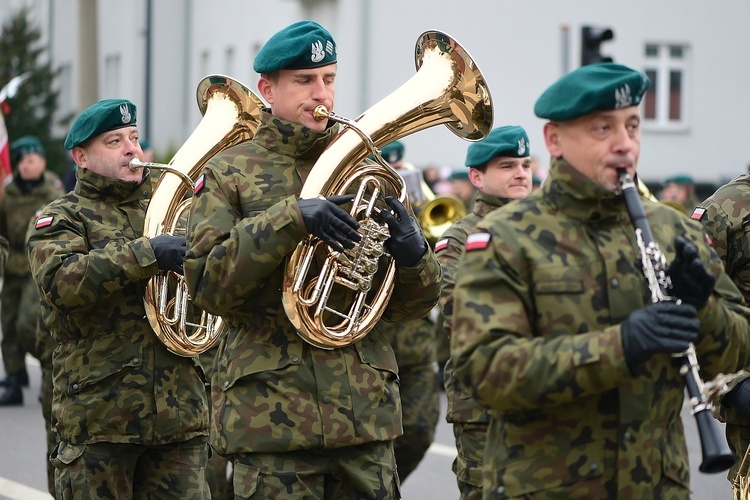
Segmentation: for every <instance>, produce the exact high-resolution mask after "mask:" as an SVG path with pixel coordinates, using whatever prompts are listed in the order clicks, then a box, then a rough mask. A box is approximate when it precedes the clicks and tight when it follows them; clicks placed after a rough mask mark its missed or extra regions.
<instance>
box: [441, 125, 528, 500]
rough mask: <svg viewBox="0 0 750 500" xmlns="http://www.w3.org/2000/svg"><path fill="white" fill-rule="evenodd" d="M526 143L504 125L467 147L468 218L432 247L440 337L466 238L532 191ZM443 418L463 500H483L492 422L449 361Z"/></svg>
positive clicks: (449, 317) (449, 315) (448, 327)
mask: <svg viewBox="0 0 750 500" xmlns="http://www.w3.org/2000/svg"><path fill="white" fill-rule="evenodd" d="M529 147H530V146H529V138H528V136H527V135H526V131H525V130H524V129H523V127H519V126H513V125H511V126H506V127H499V128H496V129H494V130H492V131H491V132H490V133H489V135H488V136H487V137H486V138H485V139H484V140H482V141H480V142H475V143H473V144H471V145H470V146H469V148H468V151H467V153H466V161H465V164H466V166H467V167H468V169H469V179H470V180H471V183H472V184H473V185H474V186H475V187H476V188H477V196H476V201H475V202H474V208H473V210H472V213H470V214H468V215H467V216H466V217H464V218H462V219H461V220H459V221H458V222H456V223H455V224H454V225H453V226H451V227H450V228H448V229H447V230H446V231H445V233H443V235H442V237H441V238H440V240H438V242H437V243H436V244H435V254H436V255H437V258H438V262H440V266H441V267H442V269H443V289H442V292H441V294H440V308H441V310H442V312H443V318H444V322H443V325H444V334H445V335H446V336H447V338H449V339H450V337H451V333H452V328H453V287H454V285H455V273H456V268H457V267H458V264H459V262H460V260H461V256H462V255H463V253H464V246H465V244H466V236H467V235H468V233H469V231H470V230H471V229H472V228H473V227H474V225H476V223H477V222H479V221H480V220H482V219H483V218H484V216H485V215H487V214H488V213H490V212H491V211H493V210H495V209H496V208H498V207H501V206H503V205H505V204H507V203H509V202H511V201H513V200H516V199H518V198H523V197H524V196H526V195H528V194H529V193H530V192H531V177H532V173H531V158H530V156H529V155H530V154H531V152H530V149H529ZM445 395H446V397H447V400H448V410H447V412H446V417H447V420H448V422H449V423H452V424H453V435H454V436H455V438H456V449H457V451H458V455H457V457H456V459H455V460H454V461H453V473H454V474H456V480H457V482H458V489H459V491H460V493H461V498H462V499H466V500H468V499H481V498H482V456H483V455H484V444H485V435H486V433H487V424H488V423H489V421H490V415H489V411H488V410H487V409H486V408H483V407H481V406H479V405H478V404H477V403H476V402H475V401H474V400H473V399H472V398H471V394H470V393H469V391H468V390H467V389H466V388H465V387H463V386H462V385H461V383H460V382H459V381H458V379H457V378H456V374H455V372H454V371H453V366H452V362H451V361H450V360H448V363H446V365H445Z"/></svg>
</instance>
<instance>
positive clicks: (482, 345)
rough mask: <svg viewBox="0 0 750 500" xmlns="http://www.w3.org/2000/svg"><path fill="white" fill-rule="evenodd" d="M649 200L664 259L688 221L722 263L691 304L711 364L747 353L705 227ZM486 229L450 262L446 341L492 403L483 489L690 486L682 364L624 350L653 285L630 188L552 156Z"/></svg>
mask: <svg viewBox="0 0 750 500" xmlns="http://www.w3.org/2000/svg"><path fill="white" fill-rule="evenodd" d="M643 205H644V208H645V212H646V216H647V217H648V220H649V222H650V225H651V228H652V230H653V233H654V238H655V240H656V242H657V243H658V245H659V246H660V247H661V249H662V251H663V252H664V254H665V257H666V259H667V262H671V261H672V260H673V259H674V257H675V248H674V244H673V242H674V239H675V237H677V236H678V235H683V236H685V237H686V238H688V239H690V240H691V241H693V243H695V245H696V246H697V247H698V249H699V252H700V256H701V259H702V260H703V262H704V263H705V264H706V266H707V269H709V272H711V273H713V274H714V276H715V277H716V286H715V289H714V293H713V294H712V295H711V297H710V299H709V301H708V304H707V306H706V307H704V308H703V309H702V310H700V311H699V312H698V318H699V320H700V322H701V334H700V335H699V339H698V341H697V342H696V351H697V354H698V359H699V362H700V367H701V374H702V376H703V377H704V379H711V378H713V377H714V376H716V375H717V374H718V373H719V372H724V373H727V372H731V371H734V370H736V368H737V367H738V366H744V365H745V364H746V363H747V360H748V349H749V347H748V343H749V340H748V339H750V331H749V330H750V328H749V327H748V322H747V318H748V314H750V310H748V309H747V308H746V307H744V305H743V304H744V301H743V298H742V295H741V294H740V292H739V290H738V289H737V287H736V286H735V285H734V283H732V281H731V279H729V277H728V276H727V275H726V273H725V272H724V268H723V265H722V263H721V260H720V259H719V257H718V255H716V252H714V250H713V249H712V248H711V246H710V245H709V244H708V242H707V241H706V237H705V235H704V233H703V231H702V228H701V227H700V225H699V224H698V223H696V222H694V221H691V220H690V219H689V218H687V217H686V216H684V215H683V214H680V213H679V212H677V211H676V210H673V209H671V208H669V207H665V206H664V205H662V204H659V203H654V202H651V201H649V200H645V199H644V200H643ZM477 233H486V234H489V236H490V239H489V240H488V241H487V242H486V244H482V241H483V240H481V239H478V240H477V241H478V242H479V243H477V244H476V245H472V249H471V250H467V251H466V253H465V256H464V258H463V260H462V261H461V263H460V265H459V268H458V271H457V273H456V287H455V290H454V304H453V305H454V310H453V318H454V320H453V336H452V338H451V353H452V359H453V360H454V363H455V370H456V374H457V376H458V377H459V380H460V381H461V382H462V383H463V384H464V386H465V387H467V388H471V393H472V396H473V397H474V398H475V399H476V400H477V402H478V403H479V404H480V405H483V406H487V407H489V408H491V409H492V410H493V412H492V418H491V420H490V424H489V429H488V434H487V445H486V447H485V455H484V460H485V464H484V488H485V497H487V496H489V497H490V498H509V497H510V498H512V497H521V496H523V495H528V496H534V495H537V496H539V497H553V496H555V497H559V498H643V499H650V498H684V499H687V498H689V497H690V489H689V485H690V483H689V471H690V469H689V467H688V454H687V446H686V443H685V436H684V431H683V425H682V421H681V420H680V412H681V410H682V405H683V399H684V379H683V378H682V376H681V375H680V374H679V372H678V364H677V363H675V361H674V360H673V359H672V358H671V356H669V355H666V354H663V355H655V356H653V357H652V358H651V359H650V360H649V361H648V362H647V363H646V364H645V365H644V366H643V367H642V369H641V370H640V371H639V374H638V375H637V376H633V375H631V373H630V371H629V370H628V367H627V364H626V361H625V356H624V353H623V348H622V340H621V338H620V324H621V322H622V321H623V320H624V319H625V317H626V316H627V315H628V314H629V313H630V312H631V311H633V310H635V309H638V308H641V307H644V306H646V304H648V303H649V302H650V294H649V292H648V288H647V286H646V281H645V278H644V276H643V274H642V272H641V269H640V265H639V263H640V259H639V254H638V251H637V246H636V237H635V234H634V230H633V226H632V224H631V222H630V218H629V216H628V214H627V211H626V207H625V203H624V200H623V199H622V197H621V196H617V195H615V194H613V193H609V192H607V191H605V190H603V189H602V188H600V187H599V186H598V185H596V184H595V183H593V182H591V181H590V180H589V179H588V178H586V177H584V176H583V175H582V174H580V173H579V172H578V171H576V170H575V169H574V168H573V167H571V166H570V165H569V164H567V163H566V162H565V161H564V160H555V161H554V162H553V165H552V168H551V170H550V177H548V179H547V180H546V181H545V183H544V185H543V187H542V188H541V189H540V190H538V191H535V192H533V193H531V194H530V195H529V196H528V197H527V198H524V199H522V200H518V201H516V202H514V203H510V204H508V205H506V206H504V207H501V208H499V209H497V210H496V211H494V212H492V213H490V214H488V215H487V216H486V217H485V218H484V219H483V220H482V221H481V222H479V224H477V226H476V227H475V229H474V230H473V232H472V233H471V234H470V235H469V238H470V239H471V240H472V241H473V240H474V238H473V237H472V235H474V234H477ZM467 247H468V243H467Z"/></svg>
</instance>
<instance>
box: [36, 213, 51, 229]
mask: <svg viewBox="0 0 750 500" xmlns="http://www.w3.org/2000/svg"><path fill="white" fill-rule="evenodd" d="M53 219H54V217H52V216H51V215H46V216H44V217H39V218H38V219H37V220H36V223H34V229H42V228H43V227H47V226H49V225H51V224H52V220H53Z"/></svg>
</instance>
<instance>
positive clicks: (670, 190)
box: [659, 174, 700, 215]
mask: <svg viewBox="0 0 750 500" xmlns="http://www.w3.org/2000/svg"><path fill="white" fill-rule="evenodd" d="M659 201H661V202H662V203H666V204H667V205H670V206H673V207H674V208H676V209H677V210H680V211H682V212H684V213H685V214H687V215H690V214H691V213H692V212H693V209H694V208H695V206H696V205H697V204H698V201H700V200H698V197H697V196H696V195H695V182H693V178H692V177H690V176H689V175H685V174H679V175H673V176H672V177H668V178H667V179H665V180H664V187H663V188H662V189H661V191H660V192H659Z"/></svg>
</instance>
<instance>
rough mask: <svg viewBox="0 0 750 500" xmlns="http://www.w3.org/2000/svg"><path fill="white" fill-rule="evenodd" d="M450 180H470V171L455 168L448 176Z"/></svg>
mask: <svg viewBox="0 0 750 500" xmlns="http://www.w3.org/2000/svg"><path fill="white" fill-rule="evenodd" d="M448 180H449V181H458V180H469V172H467V171H466V170H454V171H453V172H451V175H449V176H448Z"/></svg>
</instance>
